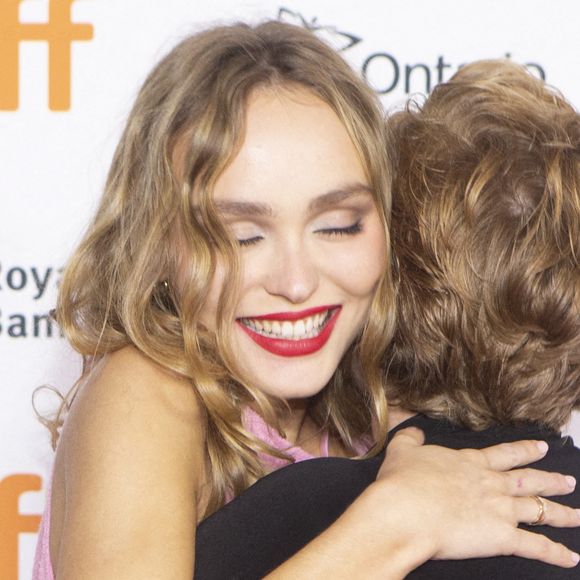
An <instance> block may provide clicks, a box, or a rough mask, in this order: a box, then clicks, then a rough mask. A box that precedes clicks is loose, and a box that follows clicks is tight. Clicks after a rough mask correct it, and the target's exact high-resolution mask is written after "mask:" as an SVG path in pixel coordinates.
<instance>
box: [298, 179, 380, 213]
mask: <svg viewBox="0 0 580 580" xmlns="http://www.w3.org/2000/svg"><path fill="white" fill-rule="evenodd" d="M372 191H373V190H372V189H371V188H370V187H369V186H368V185H366V184H365V183H350V184H348V185H344V186H342V187H339V188H337V189H333V190H331V191H328V192H327V193H323V194H322V195H319V196H318V197H316V198H314V199H313V200H312V201H311V202H310V203H309V204H308V211H309V212H310V213H316V212H321V211H324V210H326V209H329V208H331V207H333V206H335V205H336V204H338V203H340V202H341V201H344V200H345V199H348V198H349V197H353V196H355V195H360V194H361V193H372Z"/></svg>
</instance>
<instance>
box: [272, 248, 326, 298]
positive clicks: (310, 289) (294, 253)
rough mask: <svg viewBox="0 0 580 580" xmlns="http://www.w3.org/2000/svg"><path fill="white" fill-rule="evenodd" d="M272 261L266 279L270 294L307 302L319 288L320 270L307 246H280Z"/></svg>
mask: <svg viewBox="0 0 580 580" xmlns="http://www.w3.org/2000/svg"><path fill="white" fill-rule="evenodd" d="M270 262H271V263H270V265H269V266H270V267H269V268H268V271H267V272H266V279H265V288H266V291H267V292H268V293H269V294H272V295H275V296H281V297H283V298H285V299H286V300H288V301H289V302H291V303H293V304H300V303H303V302H306V301H307V300H308V299H309V298H310V297H311V296H312V295H313V294H314V292H315V291H316V289H317V288H318V284H319V271H318V268H317V266H316V264H315V261H314V260H313V256H311V255H309V252H308V250H307V249H306V248H305V247H303V246H301V245H297V246H296V247H285V248H278V249H277V250H276V251H275V252H273V255H272V259H271V260H270Z"/></svg>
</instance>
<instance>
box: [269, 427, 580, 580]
mask: <svg viewBox="0 0 580 580" xmlns="http://www.w3.org/2000/svg"><path fill="white" fill-rule="evenodd" d="M421 441H422V437H421V435H420V432H418V431H417V430H415V429H406V430H404V431H402V432H401V433H400V434H397V435H396V436H395V438H394V439H393V441H392V442H391V444H390V446H389V450H388V458H387V459H386V460H385V462H384V463H383V466H382V468H381V470H380V472H379V476H378V479H377V481H376V482H375V483H374V484H372V485H371V486H369V487H368V488H367V490H366V491H364V492H363V493H362V494H361V495H360V497H359V498H358V499H357V500H356V501H355V502H354V503H353V504H352V505H351V506H350V507H349V508H348V509H347V510H346V511H345V513H344V514H343V515H342V516H341V517H340V518H339V519H338V520H337V521H336V522H335V524H333V525H332V526H330V527H329V528H328V529H327V530H326V531H325V532H323V533H322V534H321V535H320V536H318V537H317V538H316V539H315V540H313V541H312V542H311V543H309V544H308V545H307V546H306V547H305V548H303V549H302V550H301V551H300V552H298V553H297V554H296V555H295V556H294V557H292V558H290V559H289V560H287V561H286V562H285V563H284V564H283V565H282V566H280V567H279V568H277V569H276V570H275V571H274V572H272V574H271V575H270V576H268V577H269V578H270V577H271V578H296V577H299V576H300V575H303V574H305V573H307V574H308V577H309V578H325V577H326V576H327V575H328V574H329V573H332V576H333V578H345V579H347V578H348V579H349V580H351V579H352V578H353V577H365V578H374V577H377V578H383V579H384V578H387V579H399V578H404V577H405V576H406V575H407V574H408V573H409V572H410V571H411V570H413V569H414V568H416V567H417V566H419V565H420V564H421V563H423V562H425V561H426V560H428V559H431V558H440V559H463V558H472V557H485V556H494V555H516V556H521V557H525V558H532V559H537V560H541V561H544V562H547V563H551V564H555V565H559V566H563V567H572V566H573V565H575V560H574V558H573V556H574V554H573V553H572V552H571V551H570V550H568V549H567V548H566V547H564V546H562V545H560V544H556V543H554V542H552V541H550V540H549V539H548V538H546V537H545V536H543V535H539V534H531V533H529V532H525V531H523V530H519V529H517V527H516V526H517V524H518V523H519V522H522V521H528V522H529V521H533V520H534V519H535V517H536V515H537V504H536V502H535V500H533V499H530V497H528V496H530V495H536V494H543V495H556V494H561V493H564V494H565V493H569V492H570V491H572V489H573V487H570V485H569V483H568V482H567V481H566V480H565V478H564V477H563V476H561V475H559V474H549V473H544V472H539V471H535V470H529V469H527V470H516V471H512V472H509V473H504V471H505V470H508V469H511V468H512V467H517V466H519V465H523V464H527V463H530V462H532V461H536V460H538V459H540V458H541V457H542V456H543V455H544V453H545V451H542V450H540V449H539V448H538V446H537V443H536V442H520V443H516V444H511V443H510V444H503V445H498V446H494V447H490V448H488V449H485V450H482V451H476V450H464V451H454V450H450V449H446V448H442V447H436V446H426V447H421V446H420V444H421ZM547 513H548V520H547V521H546V523H548V524H551V525H557V526H578V525H580V517H579V516H578V511H577V510H572V509H570V508H566V507H564V506H561V505H559V504H554V503H551V502H549V507H548V510H547Z"/></svg>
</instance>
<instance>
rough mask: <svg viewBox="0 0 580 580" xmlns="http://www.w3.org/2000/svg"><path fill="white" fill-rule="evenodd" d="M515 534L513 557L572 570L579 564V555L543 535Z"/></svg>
mask: <svg viewBox="0 0 580 580" xmlns="http://www.w3.org/2000/svg"><path fill="white" fill-rule="evenodd" d="M515 534H516V536H515V550H513V551H512V553H511V555H513V556H520V557H521V558H528V559H530V560H539V561H540V562H545V563H546V564H553V565H555V566H562V567H564V568H572V567H574V566H576V564H578V561H579V556H578V554H576V553H575V552H572V551H571V550H569V549H568V548H566V546H563V545H562V544H558V543H556V542H553V541H552V540H550V539H548V538H547V537H546V536H544V535H542V534H534V533H533V532H527V531H525V530H515ZM506 555H510V554H506Z"/></svg>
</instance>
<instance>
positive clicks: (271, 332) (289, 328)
mask: <svg viewBox="0 0 580 580" xmlns="http://www.w3.org/2000/svg"><path fill="white" fill-rule="evenodd" d="M329 314H330V311H329V310H327V311H325V312H320V313H319V314H315V315H314V316H308V317H306V318H302V319H300V320H295V321H290V320H263V319H260V320H259V319H257V318H242V319H240V322H242V324H244V325H245V326H247V327H248V328H251V329H252V330H253V331H254V332H256V333H258V334H262V335H263V336H268V337H271V338H281V339H285V340H304V339H306V338H314V337H315V336H318V335H319V334H320V332H321V331H322V329H323V328H324V326H326V322H328V320H329V318H330V316H329Z"/></svg>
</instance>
